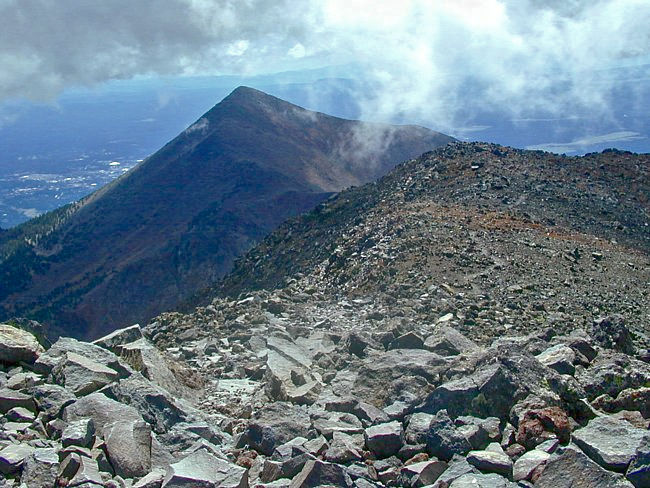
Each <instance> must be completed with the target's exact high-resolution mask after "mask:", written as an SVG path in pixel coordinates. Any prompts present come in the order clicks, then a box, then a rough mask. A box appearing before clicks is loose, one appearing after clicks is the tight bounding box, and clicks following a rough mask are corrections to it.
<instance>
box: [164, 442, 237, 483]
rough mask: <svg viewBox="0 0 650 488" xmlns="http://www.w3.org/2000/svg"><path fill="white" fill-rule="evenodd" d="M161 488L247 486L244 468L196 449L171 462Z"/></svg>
mask: <svg viewBox="0 0 650 488" xmlns="http://www.w3.org/2000/svg"><path fill="white" fill-rule="evenodd" d="M162 486H163V488H181V487H183V488H185V487H192V488H217V487H220V488H221V487H223V488H248V472H247V471H246V469H244V468H242V467H240V466H237V465H235V464H231V463H229V462H228V461H224V460H223V459H219V458H218V457H215V456H212V455H211V454H208V453H207V452H205V451H197V452H195V453H192V454H190V455H189V456H187V457H186V458H184V459H182V460H181V461H179V462H177V463H175V464H172V465H171V466H170V467H169V471H168V473H167V476H166V477H165V480H164V482H163V484H162Z"/></svg>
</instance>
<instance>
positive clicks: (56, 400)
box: [31, 384, 77, 421]
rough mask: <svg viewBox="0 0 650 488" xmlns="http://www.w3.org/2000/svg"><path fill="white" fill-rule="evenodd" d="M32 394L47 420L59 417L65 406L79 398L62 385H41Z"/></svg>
mask: <svg viewBox="0 0 650 488" xmlns="http://www.w3.org/2000/svg"><path fill="white" fill-rule="evenodd" d="M31 394H32V396H33V397H34V400H35V401H36V405H37V406H38V410H39V411H40V412H41V413H42V414H43V415H44V416H45V420H46V421H49V420H51V419H54V418H56V417H59V416H60V415H61V414H62V411H63V409H64V408H65V407H67V406H68V405H70V404H72V403H74V402H75V401H76V400H77V397H76V396H75V395H74V394H73V393H72V392H70V391H68V390H66V389H65V388H64V387H62V386H61V385H51V384H44V385H39V386H36V387H34V388H33V389H32V391H31Z"/></svg>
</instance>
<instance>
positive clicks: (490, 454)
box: [467, 451, 512, 476]
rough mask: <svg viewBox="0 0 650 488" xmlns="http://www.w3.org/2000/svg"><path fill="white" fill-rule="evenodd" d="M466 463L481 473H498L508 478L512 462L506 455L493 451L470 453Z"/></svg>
mask: <svg viewBox="0 0 650 488" xmlns="http://www.w3.org/2000/svg"><path fill="white" fill-rule="evenodd" d="M467 462H468V463H469V464H471V465H472V466H475V467H477V468H478V469H479V470H481V471H488V472H491V473H498V474H502V475H505V476H509V475H510V472H511V471H512V460H511V459H510V458H509V457H508V455H507V454H503V453H501V452H495V451H470V452H469V453H468V454H467Z"/></svg>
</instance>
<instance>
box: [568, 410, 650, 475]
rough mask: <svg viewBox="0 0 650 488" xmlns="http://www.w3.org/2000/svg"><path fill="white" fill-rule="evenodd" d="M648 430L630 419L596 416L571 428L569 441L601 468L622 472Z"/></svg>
mask: <svg viewBox="0 0 650 488" xmlns="http://www.w3.org/2000/svg"><path fill="white" fill-rule="evenodd" d="M648 435H649V434H648V431H647V430H644V429H638V428H636V427H634V426H632V425H631V424H630V423H628V422H626V421H624V420H619V419H613V418H611V417H599V418H595V419H593V420H591V421H590V422H589V423H588V424H587V426H586V427H583V428H581V429H578V430H576V431H575V432H573V436H572V439H573V442H575V443H576V444H577V445H578V446H579V447H580V449H582V450H583V451H584V453H585V454H587V455H588V456H589V457H590V458H591V459H593V460H594V461H595V462H597V463H598V464H599V465H601V466H602V467H603V468H605V469H608V470H611V471H618V472H623V473H624V472H625V471H626V470H627V468H628V466H629V464H630V462H631V461H632V458H634V456H635V454H636V451H637V449H638V448H639V446H641V444H642V443H643V442H644V439H645V438H646V437H647V436H648Z"/></svg>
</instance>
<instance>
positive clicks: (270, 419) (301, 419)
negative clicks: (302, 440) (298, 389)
mask: <svg viewBox="0 0 650 488" xmlns="http://www.w3.org/2000/svg"><path fill="white" fill-rule="evenodd" d="M310 427H311V419H310V418H309V415H308V414H307V412H306V411H305V410H304V409H303V408H301V407H297V406H295V405H292V404H290V403H282V402H276V403H272V404H270V405H266V406H265V407H264V408H262V409H260V410H259V411H257V412H256V413H255V415H254V416H253V418H252V419H251V421H250V423H249V425H248V427H247V428H246V430H245V431H244V432H243V433H242V435H241V436H240V438H239V441H238V442H237V447H244V446H245V445H248V446H250V447H251V448H252V449H255V450H256V451H258V452H261V453H262V454H265V455H267V456H270V455H271V454H273V451H274V449H275V448H276V447H277V446H280V445H282V444H284V443H285V442H288V441H290V440H291V439H294V438H296V437H309V430H310Z"/></svg>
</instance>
